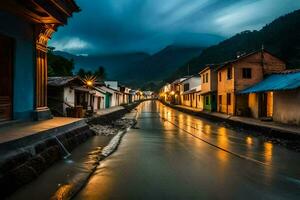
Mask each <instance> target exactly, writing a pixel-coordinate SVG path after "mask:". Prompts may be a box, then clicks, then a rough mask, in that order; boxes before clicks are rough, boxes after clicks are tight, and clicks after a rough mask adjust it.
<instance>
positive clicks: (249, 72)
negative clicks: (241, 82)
mask: <svg viewBox="0 0 300 200" xmlns="http://www.w3.org/2000/svg"><path fill="white" fill-rule="evenodd" d="M243 78H244V79H251V78H252V69H251V68H243Z"/></svg>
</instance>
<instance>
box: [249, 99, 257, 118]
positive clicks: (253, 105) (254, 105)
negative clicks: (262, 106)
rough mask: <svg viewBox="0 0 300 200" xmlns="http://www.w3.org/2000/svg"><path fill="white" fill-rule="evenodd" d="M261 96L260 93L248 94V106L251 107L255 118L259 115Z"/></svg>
mask: <svg viewBox="0 0 300 200" xmlns="http://www.w3.org/2000/svg"><path fill="white" fill-rule="evenodd" d="M258 102H259V98H258V94H255V93H253V94H249V96H248V106H249V108H250V112H251V113H250V114H251V116H252V117H254V118H258V117H259V106H258Z"/></svg>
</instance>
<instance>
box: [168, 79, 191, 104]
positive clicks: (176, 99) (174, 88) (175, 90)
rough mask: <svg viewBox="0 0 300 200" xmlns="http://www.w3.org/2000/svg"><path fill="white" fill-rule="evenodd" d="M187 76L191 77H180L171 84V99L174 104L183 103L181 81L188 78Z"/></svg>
mask: <svg viewBox="0 0 300 200" xmlns="http://www.w3.org/2000/svg"><path fill="white" fill-rule="evenodd" d="M187 78H189V77H183V78H178V79H176V80H175V81H173V82H172V83H171V84H170V87H171V88H170V89H171V91H170V92H169V96H170V97H169V100H170V102H171V103H172V104H176V105H180V104H181V98H180V94H181V93H182V90H181V89H182V88H181V87H180V83H181V82H182V81H184V80H186V79H187Z"/></svg>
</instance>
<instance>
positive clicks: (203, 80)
mask: <svg viewBox="0 0 300 200" xmlns="http://www.w3.org/2000/svg"><path fill="white" fill-rule="evenodd" d="M202 82H203V83H205V74H203V75H202Z"/></svg>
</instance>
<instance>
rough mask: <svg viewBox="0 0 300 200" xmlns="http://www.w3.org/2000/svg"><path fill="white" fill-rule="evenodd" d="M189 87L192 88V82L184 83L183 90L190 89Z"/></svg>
mask: <svg viewBox="0 0 300 200" xmlns="http://www.w3.org/2000/svg"><path fill="white" fill-rule="evenodd" d="M189 89H190V84H188V83H185V84H184V85H183V90H184V91H188V90H189Z"/></svg>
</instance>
